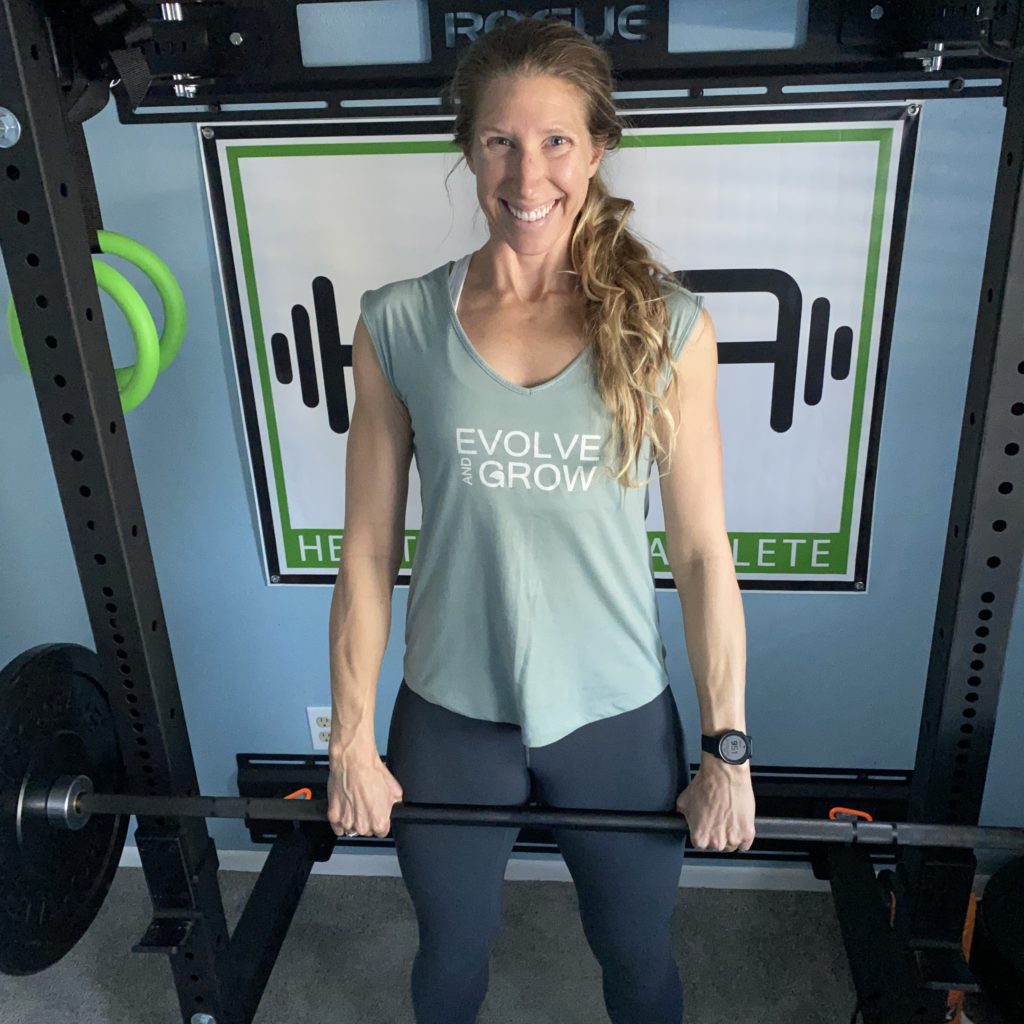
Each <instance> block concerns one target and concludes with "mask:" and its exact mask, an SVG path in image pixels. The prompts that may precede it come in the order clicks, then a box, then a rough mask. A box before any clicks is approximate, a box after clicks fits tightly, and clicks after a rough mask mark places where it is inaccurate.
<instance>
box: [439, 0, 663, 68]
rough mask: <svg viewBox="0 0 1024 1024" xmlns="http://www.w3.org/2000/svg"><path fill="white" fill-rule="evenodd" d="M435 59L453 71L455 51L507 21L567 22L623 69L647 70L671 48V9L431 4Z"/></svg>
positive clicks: (459, 1)
mask: <svg viewBox="0 0 1024 1024" xmlns="http://www.w3.org/2000/svg"><path fill="white" fill-rule="evenodd" d="M429 10H430V26H431V40H430V41H431V55H432V58H433V61H434V63H435V64H441V65H444V66H445V68H446V69H448V70H450V69H452V68H454V65H455V61H456V59H457V52H458V51H459V50H461V49H462V48H464V47H466V46H469V45H470V44H471V43H473V42H474V41H475V40H477V39H479V38H480V36H482V35H485V34H486V33H488V32H491V31H493V30H494V29H496V28H498V27H499V26H500V25H502V24H504V23H505V21H506V20H508V19H515V20H518V19H522V18H542V19H555V20H558V21H565V22H568V23H569V24H570V25H573V26H574V27H575V28H576V30H577V31H578V32H580V33H581V34H582V35H584V36H585V37H586V38H587V39H590V40H591V41H593V42H595V43H598V44H600V45H601V46H604V47H605V48H606V49H608V50H609V51H610V53H611V54H612V56H613V59H614V61H615V62H616V64H617V65H618V66H620V67H624V66H632V65H634V64H646V65H649V64H650V63H651V61H652V56H654V55H656V56H661V55H663V54H664V53H665V52H666V50H667V48H668V5H667V4H660V3H645V4H636V3H634V4H609V3H582V4H565V5H557V6H552V5H551V4H546V3H537V2H533V3H531V2H529V0H526V2H520V3H517V4H516V5H515V6H514V7H497V8H495V6H494V5H492V4H473V3H467V2H466V0H441V2H435V3H431V4H430V5H429Z"/></svg>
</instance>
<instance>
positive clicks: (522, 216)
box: [505, 199, 558, 222]
mask: <svg viewBox="0 0 1024 1024" xmlns="http://www.w3.org/2000/svg"><path fill="white" fill-rule="evenodd" d="M555 202H558V200H557V199H556V200H555ZM505 205H506V206H507V207H508V209H509V213H511V214H512V216H513V217H515V218H516V220H525V221H527V222H532V221H535V220H543V219H544V218H545V217H546V216H547V215H548V214H549V213H550V212H551V211H552V209H553V208H554V205H555V203H549V204H548V205H547V206H545V207H543V208H541V209H540V210H534V211H533V212H532V213H523V212H522V210H517V209H516V208H515V207H514V206H512V205H511V204H510V203H506V204H505Z"/></svg>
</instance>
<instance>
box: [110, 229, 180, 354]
mask: <svg viewBox="0 0 1024 1024" xmlns="http://www.w3.org/2000/svg"><path fill="white" fill-rule="evenodd" d="M96 237H97V239H98V241H99V243H100V248H101V249H102V250H103V252H105V253H110V255H112V256H120V257H121V259H123V260H127V261H128V262H129V263H133V264H134V265H135V266H136V267H138V268H139V270H141V271H142V272H143V273H144V274H145V275H146V277H148V278H149V279H150V281H152V282H153V286H154V287H155V288H156V291H157V294H158V295H159V296H160V302H161V304H162V305H163V308H164V329H163V331H161V332H160V373H163V372H164V370H166V369H167V367H168V366H170V365H171V363H173V362H174V358H175V356H177V354H178V350H179V349H180V348H181V342H182V340H183V339H184V337H185V328H186V327H187V325H188V314H187V312H186V308H185V295H184V293H183V292H182V290H181V287H180V285H179V284H178V281H177V279H176V278H175V276H174V274H172V273H171V268H170V267H168V266H167V264H166V263H164V261H163V260H162V259H160V257H159V256H157V254H156V253H155V252H153V250H152V249H147V248H146V246H144V245H143V244H142V243H141V242H138V241H136V240H135V239H134V238H129V237H128V236H127V235H121V234H118V233H117V232H116V231H106V230H100V231H98V232H96Z"/></svg>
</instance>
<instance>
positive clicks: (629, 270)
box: [442, 18, 678, 487]
mask: <svg viewBox="0 0 1024 1024" xmlns="http://www.w3.org/2000/svg"><path fill="white" fill-rule="evenodd" d="M537 75H550V76H553V77H556V78H560V79H563V80H564V81H566V82H569V83H570V84H572V85H574V86H576V87H577V89H578V90H579V93H580V96H581V98H582V101H583V104H584V120H585V122H586V125H587V130H588V132H589V133H590V138H591V141H592V143H593V144H594V145H595V146H598V145H600V144H601V143H602V142H603V143H604V144H605V152H606V153H607V152H608V151H609V150H612V149H615V148H616V147H617V146H618V144H619V142H620V140H621V138H622V133H623V129H624V128H625V127H627V126H628V122H627V121H626V120H625V119H624V118H622V117H620V115H619V114H618V112H617V111H616V109H615V104H614V102H613V99H612V91H613V87H614V86H613V79H612V68H611V60H610V58H609V57H608V54H607V53H606V51H605V50H603V49H602V48H601V47H600V46H598V45H597V44H596V43H592V42H590V41H589V40H587V39H586V38H584V37H583V36H582V35H580V33H579V32H577V31H576V29H575V28H573V27H572V26H571V25H569V24H567V23H566V22H564V21H558V20H555V19H550V20H543V19H540V18H523V19H521V20H518V21H510V22H507V23H505V24H503V25H502V26H500V27H499V28H496V29H494V30H492V31H491V32H488V33H487V34H486V35H483V36H481V37H480V38H479V39H477V40H475V41H474V42H473V43H472V45H470V46H469V47H468V48H467V49H466V50H465V51H464V53H463V54H462V56H461V58H460V60H459V62H458V65H457V67H456V70H455V73H454V76H453V78H452V80H451V81H450V82H449V83H448V84H447V85H446V86H445V87H444V89H443V91H442V98H443V100H444V101H446V102H448V103H449V104H451V105H452V106H454V107H455V111H456V113H455V124H454V126H453V129H452V135H453V141H454V143H455V145H457V146H458V147H459V148H460V149H461V150H462V154H463V157H465V155H466V154H467V153H468V152H469V151H470V150H471V147H472V145H473V137H474V124H475V121H476V117H477V112H478V110H479V108H480V103H481V101H482V99H483V96H484V92H485V90H486V88H487V86H488V85H489V84H490V83H491V82H492V81H493V80H494V79H495V78H499V77H502V76H515V77H533V76H537ZM456 166H458V165H457V164H456ZM454 169H455V168H453V169H452V170H454ZM633 209H634V204H633V202H632V201H631V200H629V199H623V198H620V197H618V196H613V195H611V194H610V193H609V191H608V188H607V186H606V185H605V183H604V181H603V180H602V178H601V169H600V168H598V170H597V172H596V173H595V174H594V175H593V177H591V179H590V184H589V186H588V190H587V197H586V199H585V200H584V203H583V208H582V210H581V211H580V213H579V216H578V217H577V219H576V224H575V226H574V227H573V232H572V236H571V239H570V243H569V255H570V260H571V262H572V267H573V270H574V271H575V272H576V274H578V280H579V284H580V288H581V290H582V293H583V295H584V297H585V300H586V301H585V312H584V325H585V330H586V334H587V337H589V338H592V339H593V344H594V347H593V356H594V367H595V378H596V383H597V387H598V391H599V392H600V395H601V398H602V399H603V400H604V402H605V404H606V405H607V406H608V409H609V410H610V411H611V414H612V422H613V428H612V439H611V443H612V444H613V446H614V447H615V448H616V454H617V457H618V459H619V468H618V470H617V471H615V472H614V473H613V479H615V480H621V481H622V483H623V486H626V487H634V486H639V487H642V486H645V485H646V483H647V481H646V480H641V481H639V482H638V483H634V480H633V477H632V476H631V471H632V469H633V468H634V467H636V466H637V465H638V464H639V459H640V454H641V450H642V447H643V441H644V437H645V436H648V437H649V438H650V441H651V455H652V457H654V458H656V459H658V460H659V461H660V460H661V458H662V457H663V456H665V455H666V454H667V455H668V457H669V458H671V456H672V453H673V450H674V448H675V439H676V430H675V427H676V424H675V419H674V417H673V416H672V413H671V411H670V409H669V406H668V403H667V401H666V396H667V394H668V392H669V389H670V388H671V386H672V385H673V384H674V383H675V377H676V372H675V366H674V365H673V363H672V358H671V350H670V348H669V344H668V325H669V315H668V309H667V308H666V305H665V302H664V299H663V297H662V289H663V287H665V285H667V284H668V285H674V286H675V287H678V282H677V281H676V278H675V276H674V275H673V274H672V272H671V271H670V270H669V269H668V268H667V267H666V266H665V265H664V264H663V263H661V262H660V261H658V260H657V259H655V258H654V257H653V256H652V255H651V253H650V252H649V251H648V249H647V246H645V245H644V244H643V242H641V241H640V239H639V238H637V237H636V236H635V235H634V234H633V233H632V232H630V231H629V229H628V228H627V227H626V221H627V220H628V219H629V216H630V214H631V213H632V212H633ZM666 367H667V371H666ZM666 373H667V376H666ZM666 381H667V383H666ZM658 416H662V417H664V418H665V420H666V421H667V422H668V425H669V438H670V441H669V450H668V451H667V452H666V451H665V446H664V445H663V444H662V443H661V441H660V439H659V437H658V434H657V433H656V432H655V429H654V423H655V418H656V417H658Z"/></svg>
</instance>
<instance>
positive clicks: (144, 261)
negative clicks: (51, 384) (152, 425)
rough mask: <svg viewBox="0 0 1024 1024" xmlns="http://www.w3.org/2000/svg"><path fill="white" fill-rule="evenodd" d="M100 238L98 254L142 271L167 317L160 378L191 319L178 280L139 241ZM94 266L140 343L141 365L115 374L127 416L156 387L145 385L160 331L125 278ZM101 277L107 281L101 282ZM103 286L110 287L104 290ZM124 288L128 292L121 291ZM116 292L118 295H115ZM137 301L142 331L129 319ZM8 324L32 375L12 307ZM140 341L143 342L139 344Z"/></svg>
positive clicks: (103, 234) (110, 234) (112, 234)
mask: <svg viewBox="0 0 1024 1024" xmlns="http://www.w3.org/2000/svg"><path fill="white" fill-rule="evenodd" d="M96 237H97V241H98V242H99V245H100V249H101V250H102V251H103V252H104V253H109V254H111V255H114V256H120V257H121V258H122V259H124V260H127V261H128V262H129V263H132V264H134V265H135V266H136V267H138V268H139V269H140V270H141V271H142V272H143V273H144V274H145V275H146V276H147V277H148V278H149V279H150V280H151V281H152V282H153V285H154V287H155V288H156V290H157V294H158V295H159V296H160V302H161V304H162V305H163V312H164V329H163V332H162V333H161V335H160V338H159V341H158V342H157V345H156V347H157V373H158V374H160V373H163V371H164V370H166V369H167V368H168V367H169V366H170V365H171V363H172V362H174V359H175V357H176V356H177V354H178V351H179V350H180V348H181V343H182V340H183V339H184V337H185V329H186V326H187V322H188V316H187V311H186V306H185V296H184V294H183V292H182V290H181V287H180V286H179V285H178V282H177V280H176V279H175V277H174V274H172V273H171V270H170V268H169V267H168V266H167V264H166V263H164V261H163V260H161V259H160V257H159V256H157V255H156V253H154V252H153V251H152V250H151V249H147V248H146V246H144V245H142V243H141V242H137V241H136V240H135V239H132V238H129V237H128V236H127V235H122V234H119V233H118V232H116V231H107V230H103V229H101V230H100V231H98V232H97V233H96ZM93 266H94V267H95V268H96V280H97V283H98V284H99V285H100V287H101V288H103V290H104V291H106V292H108V294H110V295H111V297H112V298H114V300H115V301H116V302H117V303H118V305H119V306H120V307H121V309H122V311H123V312H124V314H125V317H126V318H127V319H128V321H129V324H130V325H131V326H132V331H133V334H134V335H135V339H136V349H137V351H138V352H139V355H138V356H137V358H138V359H139V364H138V366H136V365H132V366H124V367H118V368H117V369H116V370H115V376H116V378H117V386H118V391H119V392H120V394H121V405H122V408H123V409H124V411H125V412H127V411H128V410H129V409H133V408H135V406H136V405H138V404H139V402H141V401H142V400H143V399H144V398H145V397H146V396H147V395H148V394H149V392H150V390H151V389H152V387H153V383H154V381H155V377H154V381H150V382H149V384H148V386H147V385H146V381H147V380H148V379H149V364H150V363H151V361H152V354H151V353H150V351H149V340H150V334H152V336H153V338H155V336H156V327H155V325H153V318H152V316H149V315H148V313H149V311H148V309H146V306H145V303H143V302H142V299H141V298H140V297H139V295H138V292H136V291H135V289H134V288H133V287H132V286H131V284H130V283H129V282H128V281H127V280H126V279H125V278H124V277H123V276H122V275H121V274H119V273H118V272H117V271H113V274H112V275H106V274H104V271H101V270H100V269H99V268H100V267H103V268H104V270H112V269H113V268H111V267H108V266H107V265H106V264H105V263H103V262H102V261H100V260H97V259H95V257H94V258H93ZM101 275H103V277H102V279H101ZM104 280H105V281H107V283H108V284H109V285H111V287H107V286H106V285H104V283H103V281H104ZM122 285H123V286H124V287H123V288H122ZM114 289H116V292H115V290H114ZM118 295H121V296H122V298H123V299H124V301H121V299H118V297H117V296H118ZM136 301H137V302H138V303H140V304H141V306H142V309H143V310H144V311H145V313H146V314H147V315H146V316H144V317H143V316H140V317H139V320H140V323H139V324H138V325H137V324H136V323H134V322H133V315H132V314H130V313H129V310H130V309H131V310H134V309H135V307H136ZM7 320H8V324H9V325H10V327H11V340H12V342H13V343H14V347H15V351H16V352H17V353H18V356H19V358H20V360H21V363H22V366H24V367H25V371H26V372H28V360H27V358H26V357H25V346H24V342H23V339H22V337H21V331H20V328H19V326H18V323H17V314H16V313H15V311H14V305H13V301H12V302H11V303H10V304H9V305H8V309H7ZM147 320H148V323H147ZM149 326H152V331H150V330H148V329H147V328H148V327H149ZM140 331H141V334H140ZM140 338H142V339H144V340H140ZM126 395H127V398H126Z"/></svg>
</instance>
